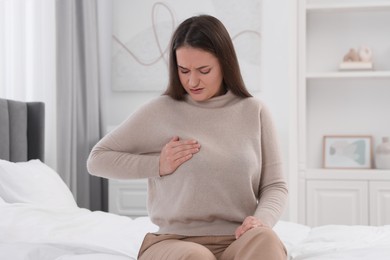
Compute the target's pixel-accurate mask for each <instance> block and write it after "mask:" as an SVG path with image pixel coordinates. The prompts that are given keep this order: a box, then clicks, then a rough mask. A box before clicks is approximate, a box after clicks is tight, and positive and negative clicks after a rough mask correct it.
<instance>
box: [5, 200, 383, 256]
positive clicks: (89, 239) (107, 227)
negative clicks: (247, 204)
mask: <svg viewBox="0 0 390 260" xmlns="http://www.w3.org/2000/svg"><path fill="white" fill-rule="evenodd" d="M274 230H275V232H276V233H277V234H278V235H279V237H280V238H281V240H282V241H283V243H284V244H285V246H286V248H287V251H288V254H289V259H291V260H314V259H316V260H322V259H324V260H325V259H327V260H328V259H335V260H337V259H358V260H372V259H376V260H384V259H386V260H388V259H390V226H381V227H370V226H341V225H337V226H322V227H316V228H310V227H308V226H304V225H300V224H296V223H293V222H287V221H279V222H278V223H277V224H276V225H275V227H274ZM155 231H157V226H155V225H154V224H153V223H152V222H151V221H150V219H149V218H148V217H141V218H136V219H131V218H128V217H124V216H119V215H115V214H111V213H106V212H100V211H94V212H92V211H89V210H87V209H83V208H78V207H63V208H48V207H42V206H37V205H31V204H27V203H12V204H11V203H0V259H13V260H19V259H24V260H38V259H39V260H89V259H94V260H100V259H105V260H124V259H128V260H129V259H136V257H137V254H138V250H139V248H140V246H141V244H142V240H143V238H144V236H145V234H146V233H148V232H155Z"/></svg>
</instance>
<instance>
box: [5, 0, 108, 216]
mask: <svg viewBox="0 0 390 260" xmlns="http://www.w3.org/2000/svg"><path fill="white" fill-rule="evenodd" d="M97 21H98V20H97V0H0V97H2V98H7V99H15V100H22V101H43V102H44V103H45V106H46V110H45V111H46V129H45V130H46V131H45V134H46V136H45V141H46V142H45V143H46V147H45V162H46V163H47V164H48V165H49V166H51V167H52V168H54V169H55V170H57V171H58V173H59V174H60V175H61V177H62V178H63V179H64V181H65V182H66V183H67V185H68V186H69V188H70V189H71V190H72V193H73V195H74V196H75V198H76V200H77V202H78V204H79V206H82V207H86V208H90V209H93V210H102V209H103V210H105V209H107V204H106V201H107V199H106V193H107V191H106V187H107V185H106V184H104V183H103V181H102V180H101V179H99V178H96V177H91V176H90V175H89V174H88V172H87V169H86V160H87V157H88V154H89V151H90V149H91V148H92V146H93V145H94V144H95V143H96V142H97V141H98V140H99V139H100V138H101V135H100V129H101V120H100V108H101V105H100V82H99V77H100V72H99V44H98V22H97Z"/></svg>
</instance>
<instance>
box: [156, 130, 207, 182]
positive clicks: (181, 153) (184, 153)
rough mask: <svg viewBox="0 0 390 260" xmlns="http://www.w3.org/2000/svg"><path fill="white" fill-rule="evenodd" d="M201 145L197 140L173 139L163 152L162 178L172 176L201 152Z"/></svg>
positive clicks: (161, 161)
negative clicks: (194, 155)
mask: <svg viewBox="0 0 390 260" xmlns="http://www.w3.org/2000/svg"><path fill="white" fill-rule="evenodd" d="M199 149H200V144H198V141H196V140H180V139H179V137H178V136H175V137H173V138H172V139H171V140H170V141H169V142H168V143H167V144H166V145H165V146H164V148H163V149H162V150H161V155H160V176H165V175H169V174H172V173H173V172H174V171H176V169H177V168H178V167H179V166H180V165H182V164H183V163H185V162H186V161H188V160H190V159H191V158H192V156H193V154H195V153H197V152H199Z"/></svg>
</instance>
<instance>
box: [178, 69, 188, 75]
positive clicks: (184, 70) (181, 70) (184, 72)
mask: <svg viewBox="0 0 390 260" xmlns="http://www.w3.org/2000/svg"><path fill="white" fill-rule="evenodd" d="M179 71H180V73H182V74H187V73H188V72H190V70H187V69H182V68H180V69H179Z"/></svg>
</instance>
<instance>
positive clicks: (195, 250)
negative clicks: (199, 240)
mask: <svg viewBox="0 0 390 260" xmlns="http://www.w3.org/2000/svg"><path fill="white" fill-rule="evenodd" d="M181 259H185V260H199V259H202V260H216V258H215V256H214V255H213V253H211V251H210V250H208V249H207V248H206V247H204V246H201V245H198V246H194V247H192V248H191V249H190V250H187V252H186V253H185V256H184V257H183V258H181Z"/></svg>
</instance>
